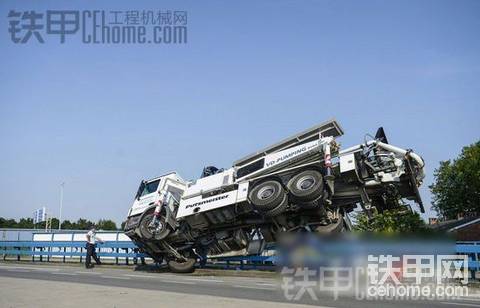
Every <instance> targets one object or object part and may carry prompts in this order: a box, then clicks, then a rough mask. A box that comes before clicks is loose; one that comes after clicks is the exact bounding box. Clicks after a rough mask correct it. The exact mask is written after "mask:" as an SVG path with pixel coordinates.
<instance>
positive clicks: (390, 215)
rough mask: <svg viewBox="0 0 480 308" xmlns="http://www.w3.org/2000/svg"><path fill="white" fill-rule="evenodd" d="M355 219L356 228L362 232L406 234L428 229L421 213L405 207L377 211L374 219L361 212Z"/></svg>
mask: <svg viewBox="0 0 480 308" xmlns="http://www.w3.org/2000/svg"><path fill="white" fill-rule="evenodd" d="M355 219H356V223H355V230H356V231H361V232H374V233H385V234H394V233H402V234H405V233H418V232H425V231H427V228H426V225H425V222H424V221H423V220H422V218H421V217H420V215H419V214H418V213H417V212H414V211H410V210H406V209H405V208H403V207H402V208H396V209H391V210H385V211H383V212H382V213H375V214H374V216H373V218H372V219H369V218H368V216H367V215H366V214H365V213H363V212H361V213H359V214H357V215H356V216H355Z"/></svg>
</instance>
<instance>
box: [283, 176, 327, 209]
mask: <svg viewBox="0 0 480 308" xmlns="http://www.w3.org/2000/svg"><path fill="white" fill-rule="evenodd" d="M287 188H288V190H289V191H290V193H291V194H292V196H293V197H294V198H295V199H297V200H299V201H307V202H308V201H314V200H316V199H318V198H320V197H321V196H322V194H323V177H322V174H321V173H320V172H319V171H317V170H304V171H302V172H299V173H297V174H296V175H294V176H293V177H292V178H291V179H290V180H289V181H288V184H287Z"/></svg>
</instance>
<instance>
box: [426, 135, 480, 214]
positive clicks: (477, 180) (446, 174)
mask: <svg viewBox="0 0 480 308" xmlns="http://www.w3.org/2000/svg"><path fill="white" fill-rule="evenodd" d="M434 178H435V179H434V183H433V184H432V185H430V190H431V192H432V195H433V198H432V199H433V207H432V208H433V209H434V210H435V211H436V212H437V213H438V214H439V216H440V217H442V218H445V219H454V218H457V216H458V215H459V214H462V215H469V214H476V215H478V214H480V141H478V142H476V143H474V144H472V145H470V146H466V147H464V148H463V149H462V152H461V154H460V156H459V157H458V158H457V159H455V160H453V161H450V160H447V161H442V162H440V166H439V167H438V169H435V172H434Z"/></svg>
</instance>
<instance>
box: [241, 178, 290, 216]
mask: <svg viewBox="0 0 480 308" xmlns="http://www.w3.org/2000/svg"><path fill="white" fill-rule="evenodd" d="M285 196H286V195H285V190H284V189H283V187H282V184H280V182H278V181H275V180H268V181H265V182H261V183H260V184H258V185H257V186H255V187H254V188H253V189H252V190H251V191H250V193H249V194H248V197H249V199H250V201H251V202H252V203H253V205H254V206H255V208H257V209H258V210H260V211H268V210H272V209H274V208H275V207H277V206H278V205H279V204H281V203H282V202H283V201H284V199H285Z"/></svg>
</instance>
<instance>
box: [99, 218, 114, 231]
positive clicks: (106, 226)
mask: <svg viewBox="0 0 480 308" xmlns="http://www.w3.org/2000/svg"><path fill="white" fill-rule="evenodd" d="M97 229H99V230H117V225H116V224H115V222H114V221H112V220H110V219H100V220H99V221H98V223H97Z"/></svg>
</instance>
